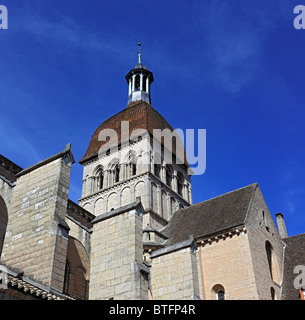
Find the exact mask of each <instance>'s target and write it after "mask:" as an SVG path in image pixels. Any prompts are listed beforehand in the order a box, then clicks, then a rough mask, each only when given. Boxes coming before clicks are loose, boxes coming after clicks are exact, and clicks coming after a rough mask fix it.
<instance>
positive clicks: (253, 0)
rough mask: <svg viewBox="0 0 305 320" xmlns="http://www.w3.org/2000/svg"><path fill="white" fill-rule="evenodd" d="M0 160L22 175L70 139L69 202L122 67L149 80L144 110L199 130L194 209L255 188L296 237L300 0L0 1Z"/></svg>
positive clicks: (122, 92)
mask: <svg viewBox="0 0 305 320" xmlns="http://www.w3.org/2000/svg"><path fill="white" fill-rule="evenodd" d="M0 4H2V5H6V6H7V8H8V12H9V19H8V23H9V28H8V30H0V73H1V76H0V106H1V112H0V114H1V118H0V119H1V120H0V136H1V144H0V153H1V154H3V155H4V156H6V157H7V158H9V159H11V160H12V161H14V162H15V163H17V164H18V165H20V166H21V167H23V168H25V167H27V166H30V165H32V164H34V163H36V162H38V161H40V160H43V159H45V158H47V157H49V156H51V155H53V154H55V153H57V152H59V151H61V150H63V149H64V147H65V145H66V144H67V143H69V142H71V143H72V151H73V154H74V156H75V159H76V163H75V164H74V165H73V168H72V178H71V186H70V195H69V197H70V198H71V199H72V200H74V201H76V202H77V199H78V198H80V195H81V180H82V166H81V165H80V164H79V163H78V161H79V160H80V159H81V158H82V156H83V155H84V153H85V152H86V149H87V147H88V144H89V141H90V138H91V136H92V134H93V133H94V131H95V129H96V128H97V127H98V125H99V124H100V123H101V122H103V121H104V120H106V119H107V118H109V117H110V116H112V115H114V114H115V113H117V112H119V111H121V110H122V109H123V108H125V107H126V104H127V93H128V87H127V84H126V81H125V75H126V74H127V72H128V71H129V70H130V69H131V68H132V67H133V66H134V65H135V64H136V63H137V49H138V48H137V41H140V42H141V43H142V48H143V56H142V61H143V63H144V64H146V65H147V66H148V67H149V69H150V70H151V71H152V72H153V73H154V78H155V82H154V83H153V85H152V106H153V107H154V108H155V109H156V110H157V111H159V112H160V113H161V114H162V115H163V116H164V117H165V118H166V119H167V120H168V122H169V123H170V124H171V125H172V126H173V127H174V128H181V129H183V130H185V129H195V130H197V129H206V130H207V169H206V172H205V173H204V174H203V175H201V176H195V177H193V179H192V184H193V200H194V203H198V202H201V201H204V200H206V199H209V198H212V197H215V196H218V195H221V194H223V193H226V192H229V191H232V190H234V189H237V188H240V187H243V186H245V185H248V184H251V183H253V182H258V183H259V186H260V188H261V190H262V192H263V195H264V198H265V200H266V202H267V205H268V207H269V210H270V211H271V213H272V214H274V213H277V212H282V213H283V214H284V217H285V220H286V224H287V229H288V234H289V235H294V234H299V233H303V232H304V231H305V214H304V213H305V212H304V208H305V184H304V181H305V166H304V163H305V149H304V145H305V136H304V121H305V120H304V119H305V110H304V103H305V90H304V88H305V72H304V71H305V59H304V52H305V30H302V29H301V30H296V29H294V27H293V20H294V17H295V15H294V14H293V9H294V7H295V6H296V5H299V4H305V2H304V3H302V1H301V0H285V1H281V0H276V1H275V0H268V1H266V0H247V1H245V0H200V1H191V0H183V1H182V0H175V1H164V0H163V1H159V0H155V1H150V2H149V3H148V1H134V0H129V1H123V0H121V1H115V0H112V1H102V0H91V1H78V0H65V1H62V0H61V1H59V0H43V1H42V0H31V1H26V0H14V1H11V0H10V1H8V0H0Z"/></svg>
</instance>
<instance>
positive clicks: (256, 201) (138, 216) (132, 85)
mask: <svg viewBox="0 0 305 320" xmlns="http://www.w3.org/2000/svg"><path fill="white" fill-rule="evenodd" d="M126 81H127V84H128V88H129V89H128V90H129V91H128V103H127V107H126V108H124V109H123V110H122V111H120V112H119V113H117V114H116V115H114V116H112V117H111V118H109V119H107V120H106V121H104V122H103V123H102V124H101V125H100V126H99V127H98V128H97V129H96V131H95V132H94V134H93V136H92V138H91V141H90V143H89V146H88V148H87V151H86V152H85V154H84V156H83V158H82V159H80V161H79V163H80V164H81V165H82V166H83V181H82V182H83V183H82V191H81V198H80V199H79V200H78V204H76V203H75V202H73V201H71V200H70V199H69V197H68V195H69V182H70V174H71V166H72V165H73V163H74V162H75V160H74V157H73V153H72V150H71V145H70V144H68V145H67V146H66V147H65V149H64V150H63V151H61V152H59V153H57V154H55V155H53V156H51V157H49V158H48V159H45V160H42V161H41V162H39V163H36V164H34V165H33V166H31V167H28V168H25V169H23V168H21V167H19V166H18V165H17V164H15V163H14V162H12V161H11V160H9V159H7V158H6V157H4V156H0V254H1V260H0V274H1V282H0V299H4V300H5V299H12V300H13V299H17V300H20V299H28V300H33V299H49V300H66V299H80V300H88V299H89V300H108V299H115V300H190V299H196V300H197V299H198V300H297V299H302V298H303V289H305V288H302V286H301V284H302V283H301V281H299V282H297V281H296V276H297V274H295V273H294V272H295V267H296V266H300V265H301V266H302V265H303V264H304V262H305V251H304V246H302V243H303V241H304V240H305V234H301V235H297V236H292V237H289V236H288V234H287V231H286V227H285V222H284V218H283V215H282V214H281V213H277V214H276V215H275V216H276V223H275V221H273V218H272V215H271V214H270V212H269V209H268V206H267V204H266V203H265V200H264V198H263V195H262V193H261V190H260V188H259V186H258V184H257V183H254V184H250V185H248V186H244V187H242V188H240V189H237V190H234V191H231V192H229V193H226V194H223V195H220V196H218V197H216V198H213V199H209V200H207V201H204V202H201V203H198V204H193V200H192V185H191V170H190V167H189V165H188V163H187V159H186V156H185V152H184V148H183V144H182V143H181V141H180V140H179V137H177V136H175V138H174V139H172V140H171V141H170V143H169V144H168V140H167V139H165V138H164V136H158V137H156V134H155V133H156V130H157V131H158V130H160V131H161V132H162V133H168V134H169V135H170V137H172V134H173V132H174V129H173V128H172V127H171V125H170V124H169V123H168V122H167V121H166V120H165V119H164V118H163V117H162V116H161V115H160V114H159V113H158V112H157V111H156V110H155V109H154V108H153V107H152V106H151V97H150V86H151V84H152V83H153V81H154V78H153V74H152V72H151V71H149V70H148V68H147V67H146V66H145V65H144V64H143V63H142V62H141V55H139V61H138V64H137V65H136V66H135V67H134V68H133V69H132V70H131V71H130V72H129V73H128V74H127V75H126ZM158 132H159V131H158ZM105 136H108V137H112V136H113V139H112V138H111V139H110V140H109V139H108V140H107V139H105Z"/></svg>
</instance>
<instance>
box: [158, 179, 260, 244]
mask: <svg viewBox="0 0 305 320" xmlns="http://www.w3.org/2000/svg"><path fill="white" fill-rule="evenodd" d="M256 188H258V184H257V183H254V184H251V185H249V186H246V187H243V188H240V189H237V190H234V191H232V192H229V193H226V194H223V195H221V196H219V197H216V198H213V199H210V200H207V201H204V202H201V203H198V204H195V205H193V206H190V207H187V208H184V209H180V210H178V211H177V212H175V213H174V215H173V216H172V217H171V219H170V220H169V223H168V224H167V225H166V226H165V228H164V229H163V230H161V231H162V233H164V234H165V235H166V236H167V237H168V238H170V239H169V240H168V241H167V242H166V245H173V244H174V243H177V242H181V241H185V240H187V239H188V238H189V236H190V235H194V238H195V239H196V238H198V237H204V236H208V235H212V234H217V233H219V232H220V231H223V230H229V229H231V228H234V227H237V226H240V225H243V224H244V223H245V219H246V216H247V213H248V210H249V206H250V203H251V199H252V198H253V196H254V193H255V190H256Z"/></svg>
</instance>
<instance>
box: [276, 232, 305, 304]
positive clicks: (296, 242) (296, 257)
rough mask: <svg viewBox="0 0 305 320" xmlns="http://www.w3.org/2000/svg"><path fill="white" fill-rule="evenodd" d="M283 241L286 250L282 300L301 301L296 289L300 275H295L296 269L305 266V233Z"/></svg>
mask: <svg viewBox="0 0 305 320" xmlns="http://www.w3.org/2000/svg"><path fill="white" fill-rule="evenodd" d="M283 241H284V242H285V244H286V248H285V257H284V274H283V284H282V297H281V299H282V300H299V299H300V297H299V290H298V289H296V288H295V287H294V280H295V278H296V277H297V276H298V273H294V268H295V267H296V266H298V265H301V266H304V265H305V245H304V244H305V233H302V234H299V235H296V236H292V237H288V238H285V239H283ZM303 289H305V288H303Z"/></svg>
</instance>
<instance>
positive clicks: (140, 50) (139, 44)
mask: <svg viewBox="0 0 305 320" xmlns="http://www.w3.org/2000/svg"><path fill="white" fill-rule="evenodd" d="M138 46H139V54H138V56H139V63H141V56H142V54H141V52H142V49H141V43H140V42H139V41H138Z"/></svg>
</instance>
